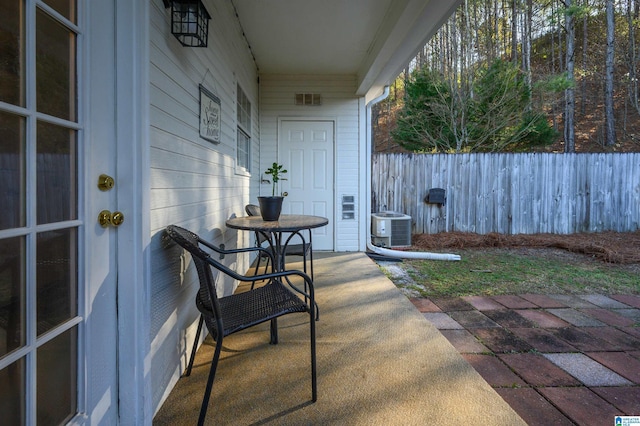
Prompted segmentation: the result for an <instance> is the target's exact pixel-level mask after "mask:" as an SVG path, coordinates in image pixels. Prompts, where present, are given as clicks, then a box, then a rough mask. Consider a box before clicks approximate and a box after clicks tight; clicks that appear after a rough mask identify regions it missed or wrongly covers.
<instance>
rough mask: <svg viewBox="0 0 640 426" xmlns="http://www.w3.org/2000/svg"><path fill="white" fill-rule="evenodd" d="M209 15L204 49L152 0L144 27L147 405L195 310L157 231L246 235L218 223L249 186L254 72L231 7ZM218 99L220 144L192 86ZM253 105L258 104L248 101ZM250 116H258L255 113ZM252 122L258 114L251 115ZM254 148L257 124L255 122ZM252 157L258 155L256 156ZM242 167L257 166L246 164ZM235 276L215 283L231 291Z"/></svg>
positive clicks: (182, 348)
mask: <svg viewBox="0 0 640 426" xmlns="http://www.w3.org/2000/svg"><path fill="white" fill-rule="evenodd" d="M204 4H205V6H206V8H207V10H208V11H209V13H210V14H211V16H214V17H215V20H214V19H212V20H211V21H210V24H209V46H208V47H207V48H206V49H205V48H189V47H183V46H181V45H180V44H179V42H178V41H177V40H176V39H175V37H173V36H172V35H171V33H170V25H169V14H168V12H167V11H166V10H165V9H164V7H163V4H162V2H159V1H158V2H156V1H154V2H151V5H150V10H149V12H150V28H149V33H150V34H149V38H150V46H149V59H150V63H149V80H150V86H149V102H150V109H149V121H150V123H149V124H150V127H149V140H150V165H151V168H150V171H149V181H150V194H149V195H150V199H149V204H150V228H151V246H150V247H149V251H150V253H149V254H150V256H149V258H150V262H151V264H150V274H151V277H150V289H149V292H150V295H149V299H150V306H151V307H150V313H151V319H150V330H149V334H150V335H149V340H150V342H151V348H150V353H149V356H148V360H149V374H150V377H151V386H150V388H151V390H152V401H151V405H152V410H153V411H154V412H156V411H157V409H158V408H159V407H160V405H161V404H162V402H163V401H164V399H165V398H166V396H167V395H168V394H169V392H170V391H171V389H172V388H173V386H174V384H175V383H176V382H177V380H178V379H179V377H180V374H181V372H182V369H183V368H184V366H185V363H186V360H187V359H188V356H189V354H190V351H191V345H192V344H193V338H194V335H195V328H196V325H197V319H198V312H197V310H196V309H195V304H194V298H195V293H196V291H197V287H198V283H197V277H196V274H195V270H194V268H193V267H192V266H191V261H190V258H189V256H185V257H183V258H179V257H178V256H177V253H178V251H176V250H171V249H170V248H167V247H166V245H165V243H164V241H163V238H162V237H163V230H164V228H165V227H166V226H167V225H170V224H177V225H180V226H183V227H185V228H187V229H190V230H192V231H194V232H196V233H198V234H200V235H201V236H203V237H204V238H207V239H209V240H211V241H213V242H214V243H215V244H221V243H224V244H225V245H226V246H227V247H228V248H233V247H240V246H247V245H248V244H249V237H248V235H247V234H248V233H243V232H237V231H232V230H227V229H226V227H225V224H224V223H225V220H226V219H227V218H229V217H230V216H231V215H233V214H235V215H238V216H240V215H243V214H244V206H245V204H247V203H248V202H249V193H250V187H251V182H250V178H249V177H248V176H246V175H242V174H237V173H236V157H237V138H236V132H237V118H236V100H237V98H236V89H237V85H238V84H241V85H242V87H243V89H244V91H245V93H246V95H247V98H248V99H257V94H258V86H257V83H256V82H257V72H256V66H255V63H254V61H253V58H252V56H251V54H250V52H249V50H248V48H247V44H246V42H245V40H244V38H243V37H242V30H241V29H240V26H239V25H238V22H237V20H236V16H235V13H234V11H233V5H232V4H231V3H230V2H222V1H210V0H209V1H208V0H205V1H204ZM200 84H202V85H203V86H204V87H205V88H206V89H207V90H209V91H210V92H212V93H213V94H214V95H216V96H217V97H219V98H220V101H221V140H220V143H219V144H214V143H211V142H209V141H207V140H205V139H202V138H200V136H199V89H198V87H199V85H200ZM253 105H256V103H253ZM251 115H252V116H257V114H256V112H255V110H253V111H251ZM253 121H256V120H253ZM249 130H250V131H251V135H252V136H253V138H252V139H255V141H253V140H252V141H251V143H252V144H253V146H251V147H250V149H252V150H257V149H258V146H257V145H256V144H257V143H258V142H257V141H258V140H259V128H258V127H257V125H255V124H254V125H253V128H252V129H249ZM256 157H257V156H256ZM248 166H249V167H247V168H248V169H251V168H256V167H257V164H252V165H248ZM225 262H227V264H229V266H230V267H232V268H234V269H237V270H242V269H246V268H248V259H247V258H246V257H238V258H236V257H235V256H228V257H227V258H226V259H225ZM235 284H236V283H234V282H224V283H220V288H219V289H218V290H219V292H220V293H221V294H222V293H224V294H229V293H231V292H232V291H233V290H234V286H235Z"/></svg>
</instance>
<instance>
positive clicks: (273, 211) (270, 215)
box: [258, 196, 284, 221]
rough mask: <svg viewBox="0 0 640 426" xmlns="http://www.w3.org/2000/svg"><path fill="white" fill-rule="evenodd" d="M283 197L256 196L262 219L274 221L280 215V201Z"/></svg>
mask: <svg viewBox="0 0 640 426" xmlns="http://www.w3.org/2000/svg"><path fill="white" fill-rule="evenodd" d="M283 200H284V197H281V196H273V197H258V203H259V204H260V214H261V215H262V219H263V220H266V221H276V220H278V218H279V217H280V212H281V211H282V201H283Z"/></svg>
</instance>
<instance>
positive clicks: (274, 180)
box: [258, 162, 287, 221]
mask: <svg viewBox="0 0 640 426" xmlns="http://www.w3.org/2000/svg"><path fill="white" fill-rule="evenodd" d="M285 173H287V170H285V169H284V168H283V166H282V164H278V163H276V162H274V163H273V164H272V165H271V167H269V168H268V169H267V171H265V172H264V174H266V175H270V176H271V185H272V189H271V196H270V197H268V196H264V197H258V203H259V204H260V214H261V215H262V219H264V220H267V221H274V220H278V218H279V217H280V212H281V211H282V201H283V200H284V196H282V195H276V187H277V186H278V182H279V181H280V180H286V179H284V178H283V177H282V176H281V175H283V174H285Z"/></svg>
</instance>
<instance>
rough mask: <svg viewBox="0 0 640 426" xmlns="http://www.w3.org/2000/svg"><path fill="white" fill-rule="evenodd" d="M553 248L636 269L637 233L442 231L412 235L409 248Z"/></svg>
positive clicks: (639, 241) (638, 256) (639, 237)
mask: <svg viewBox="0 0 640 426" xmlns="http://www.w3.org/2000/svg"><path fill="white" fill-rule="evenodd" d="M478 248H480V249H482V248H496V249H548V250H553V251H556V250H557V249H562V250H566V251H568V252H572V253H578V254H582V255H587V257H588V258H590V259H594V258H595V259H598V260H601V261H603V262H606V263H616V264H624V265H634V266H640V231H636V232H598V233H580V234H570V235H558V234H530V235H525V234H518V235H504V234H497V233H490V234H486V235H480V234H474V233H467V232H443V233H439V234H418V235H414V236H413V249H418V250H445V249H478Z"/></svg>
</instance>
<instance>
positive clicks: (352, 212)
mask: <svg viewBox="0 0 640 426" xmlns="http://www.w3.org/2000/svg"><path fill="white" fill-rule="evenodd" d="M355 218H356V202H355V197H354V196H353V195H343V196H342V219H348V220H353V219H355Z"/></svg>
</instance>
